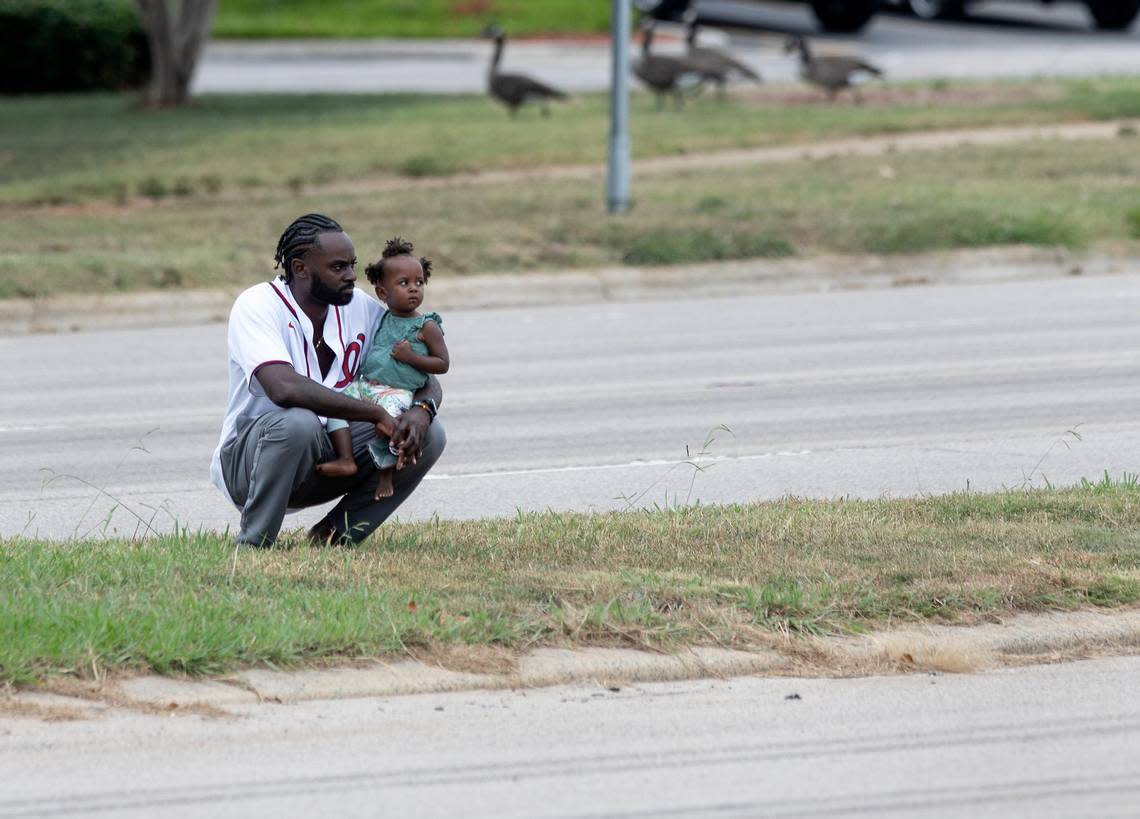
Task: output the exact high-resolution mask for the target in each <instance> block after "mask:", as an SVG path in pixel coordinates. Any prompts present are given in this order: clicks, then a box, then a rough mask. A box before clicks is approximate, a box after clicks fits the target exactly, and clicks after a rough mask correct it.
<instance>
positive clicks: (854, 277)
mask: <svg viewBox="0 0 1140 819" xmlns="http://www.w3.org/2000/svg"><path fill="white" fill-rule="evenodd" d="M693 270H699V271H706V272H708V273H710V274H712V273H715V275H710V276H693V275H692V271H693ZM1138 271H1140V258H1135V257H1132V256H1127V255H1111V254H1108V253H1081V254H1077V253H1072V252H1070V251H1066V250H1063V249H1056V248H1040V247H1028V246H1013V247H998V248H983V249H971V250H957V251H948V252H940V253H924V254H906V255H889V256H876V255H823V256H812V257H806V258H792V259H749V260H744V261H735V262H713V263H707V264H700V265H689V266H675V267H611V268H600V269H595V270H579V271H567V272H560V273H525V274H520V273H502V274H485V275H477V276H464V277H452V278H446V277H442V276H441V277H440V278H439V279H438V281H437V280H433V281H432V285H431V287H432V292H431V302H432V307H433V309H438V310H467V309H476V308H496V307H517V306H523V305H525V306H541V305H556V304H584V303H599V302H620V301H644V300H652V299H665V298H674V297H677V296H681V295H689V296H693V297H700V298H709V297H718V296H719V297H730V296H740V295H744V294H762V293H793V292H828V291H833V290H859V289H868V288H884V287H903V286H914V285H924V284H983V283H989V282H1006V281H1023V280H1032V279H1047V278H1057V277H1065V276H1074V275H1089V276H1102V275H1119V274H1125V273H1133V272H1138ZM491 285H493V286H491ZM239 292H240V288H235V289H232V290H200V291H178V292H163V291H152V292H145V293H128V294H119V295H116V294H107V295H101V296H99V295H96V296H91V295H85V296H82V297H77V296H59V297H53V298H49V299H33V300H27V299H8V300H0V337H3V336H18V335H28V334H35V333H66V332H80V331H93V330H126V329H139V328H145V327H173V326H184V325H193V324H208V323H217V322H224V321H225V320H226V318H227V317H228V316H229V311H230V306H231V305H232V304H233V300H234V297H235V296H236V295H237V294H238V293H239Z"/></svg>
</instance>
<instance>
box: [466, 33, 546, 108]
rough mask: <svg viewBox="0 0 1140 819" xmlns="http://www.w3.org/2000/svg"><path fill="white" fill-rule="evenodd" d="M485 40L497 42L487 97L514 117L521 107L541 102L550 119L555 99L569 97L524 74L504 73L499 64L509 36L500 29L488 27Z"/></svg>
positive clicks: (488, 70)
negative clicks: (552, 102) (503, 106)
mask: <svg viewBox="0 0 1140 819" xmlns="http://www.w3.org/2000/svg"><path fill="white" fill-rule="evenodd" d="M483 36H484V37H489V38H491V39H493V40H494V41H495V54H494V56H493V57H491V65H490V67H489V68H488V69H487V93H488V94H490V95H491V96H492V97H494V98H495V99H497V100H499V102H501V103H503V105H505V106H507V110H509V111H510V112H511V115H512V116H514V115H515V114H516V113H517V112H518V109H519V106H520V105H525V104H526V103H528V102H538V103H540V104H541V105H542V115H543V116H544V117H545V116H549V115H550V108H549V106H548V105H547V103H548V102H549V101H550V100H552V99H558V100H563V99H566V94H565V93H563V92H562V91H559V90H558V89H557V88H551V87H550V86H549V85H546V84H544V83H541V82H539V81H538V80H535V79H531V78H530V77H528V76H526V75H525V74H513V73H510V74H508V73H505V72H503V71H500V70H499V61H500V60H502V58H503V44H504V43H505V42H506V39H507V36H506V35H505V34H504V33H503V30H502V29H501V28H499V27H498V26H488V27H487V28H486V29H485V30H484V31H483Z"/></svg>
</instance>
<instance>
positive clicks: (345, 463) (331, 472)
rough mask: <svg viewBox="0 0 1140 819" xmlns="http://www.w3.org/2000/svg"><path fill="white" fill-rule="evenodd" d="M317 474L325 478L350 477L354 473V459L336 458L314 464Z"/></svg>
mask: <svg viewBox="0 0 1140 819" xmlns="http://www.w3.org/2000/svg"><path fill="white" fill-rule="evenodd" d="M316 471H317V474H318V475H323V476H324V477H326V478H351V477H352V476H353V475H355V474H356V461H354V460H353V459H352V458H337V459H336V460H335V461H325V462H324V463H323V464H317V465H316Z"/></svg>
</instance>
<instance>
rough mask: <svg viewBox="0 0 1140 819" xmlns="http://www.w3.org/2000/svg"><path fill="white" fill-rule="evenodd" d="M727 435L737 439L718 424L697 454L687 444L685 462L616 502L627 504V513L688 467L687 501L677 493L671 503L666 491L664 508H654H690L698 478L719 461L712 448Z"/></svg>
mask: <svg viewBox="0 0 1140 819" xmlns="http://www.w3.org/2000/svg"><path fill="white" fill-rule="evenodd" d="M725 433H727V434H728V435H730V436H732V437H733V438H735V437H736V434H735V433H734V432H733V431H732V430H731V429H730V428H729V427H728V426H727V425H725V424H717V425H716V426H715V427H712V428H711V429H710V430H709V431H708V432H707V433H705V437H704V440H703V441H702V442H701V446H700V448H699V449H698V450H697V451H696V452H694V451H693V450H692V448H691V447H690V446H689V445H688V444H685V457H684V459H683V460H681V461H678V462H677V463H675V464H673V465H672V466H671V467H669V469H667V470H666V471H665V472H664V473H662V474H661V475H659V476H658V477H657V479H656V480H655V481H653V483H651V484H649V486H647V487H645V489H643V490H641V491H640V492H635V493H631V494H625V495H618V496H617V497H616V498H614V500H620V501H622V502H623V503H624V504H625V509H626V511H629V510H631V509H634V508H635V507H637V505H638V504H639V503H640V502H641V500H642V499H643V498H644V497H645V496H646V495H648V494H649V492H650V491H651V490H652V489H654V488H655V487H657V486H659V485H660V484H661V483H662V482H663V481H664V480H665V479H666V478H668V477H669V476H670V475H672V474H673V473H674V472H675V471H676V470H677V469H681V468H684V467H688V468H689V469H691V470H692V472H691V474H690V476H689V488H688V491H687V492H686V493H685V500H684V501H679V495H678V493H676V492H675V493H674V494H673V500H672V501H670V500H669V490H667V489H666V490H665V503H664V505H663V506H662V505H659V504H657V503H654V504H653V508H654V510H655V511H666V510H670V509H673V510H675V509H681V508H684V507H687V506H689V505H690V504H692V502H693V489H694V487H695V486H696V482H697V476H698V475H700V474H702V473H704V472H706V471H707V470H708V469H710V468H711V467H712V466H714V465H715V462H716V461H717V460H719V459H718V458H716V457H714V456H713V454H712V446H713V444H715V443H716V441H717V438H718V437H720V435H722V434H725ZM697 503H698V504H699V503H700V501H699V500H698V501H697Z"/></svg>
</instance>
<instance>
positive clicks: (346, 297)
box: [309, 276, 356, 307]
mask: <svg viewBox="0 0 1140 819" xmlns="http://www.w3.org/2000/svg"><path fill="white" fill-rule="evenodd" d="M309 281H310V282H312V283H311V284H310V285H309V295H310V296H312V297H313V301H316V302H320V303H321V304H331V305H332V306H334V307H344V305H346V304H348V303H349V302H350V301H352V297H353V296H354V295H356V288H355V287H348V288H346V289H344V290H333V289H332V288H331V287H329V286H328V285H326V284H325V283H324V282H322V281H321V279H320V277H319V276H313V277H311V278H310V279H309Z"/></svg>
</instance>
